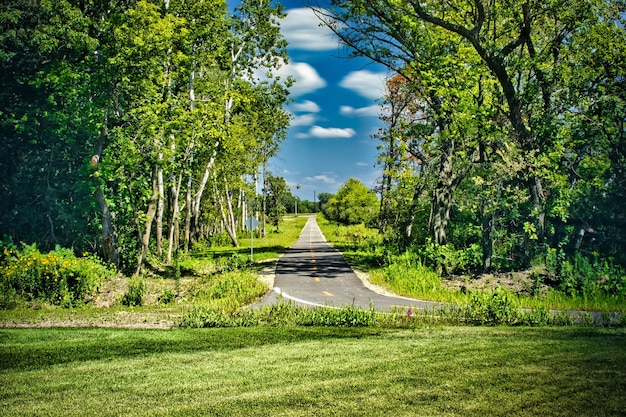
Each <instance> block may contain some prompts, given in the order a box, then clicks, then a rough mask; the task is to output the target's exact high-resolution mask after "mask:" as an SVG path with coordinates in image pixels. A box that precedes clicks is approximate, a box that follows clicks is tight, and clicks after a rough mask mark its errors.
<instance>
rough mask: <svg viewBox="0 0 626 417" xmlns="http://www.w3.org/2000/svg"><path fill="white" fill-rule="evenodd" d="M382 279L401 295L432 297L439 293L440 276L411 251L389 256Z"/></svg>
mask: <svg viewBox="0 0 626 417" xmlns="http://www.w3.org/2000/svg"><path fill="white" fill-rule="evenodd" d="M382 276H383V279H384V281H385V282H386V283H388V284H389V285H390V286H391V287H392V288H394V289H395V291H398V293H399V294H402V295H411V296H414V297H426V298H432V297H433V296H436V295H437V294H438V293H440V290H441V277H440V276H439V274H437V273H436V272H434V271H433V270H432V269H430V268H428V267H427V266H425V265H423V263H422V261H421V258H420V257H419V256H418V255H417V254H415V253H411V252H405V253H403V254H401V255H397V256H393V257H389V258H388V259H387V266H385V267H384V268H383V271H382Z"/></svg>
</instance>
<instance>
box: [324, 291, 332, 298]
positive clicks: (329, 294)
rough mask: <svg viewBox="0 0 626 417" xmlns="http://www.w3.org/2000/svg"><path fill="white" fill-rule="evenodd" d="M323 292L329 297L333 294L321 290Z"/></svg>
mask: <svg viewBox="0 0 626 417" xmlns="http://www.w3.org/2000/svg"><path fill="white" fill-rule="evenodd" d="M323 293H324V295H327V296H329V297H332V296H333V294H331V293H329V292H328V291H323Z"/></svg>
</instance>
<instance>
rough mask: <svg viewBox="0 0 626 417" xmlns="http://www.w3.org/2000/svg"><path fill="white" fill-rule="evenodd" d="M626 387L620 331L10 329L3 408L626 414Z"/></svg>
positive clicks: (1, 374)
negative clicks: (625, 393) (625, 394)
mask: <svg viewBox="0 0 626 417" xmlns="http://www.w3.org/2000/svg"><path fill="white" fill-rule="evenodd" d="M624 392H626V332H624V331H623V330H610V329H602V328H577V327H574V328H506V327H502V328H500V327H497V328H483V327H432V328H428V327H424V328H419V329H417V330H389V329H380V328H378V329H376V328H356V329H339V328H303V327H293V328H267V327H257V328H235V329H198V330H168V331H159V330H120V329H4V330H0V415H11V416H26V415H28V416H32V415H38V416H89V415H98V416H117V415H125V416H161V415H179V416H185V415H188V416H198V415H208V416H330V415H332V416H337V415H339V416H444V415H445V416H451V415H458V416H473V415H475V416H484V415H502V416H511V415H515V416H524V415H527V416H536V415H545V416H571V415H586V416H592V415H624V414H625V413H626V399H625V397H624Z"/></svg>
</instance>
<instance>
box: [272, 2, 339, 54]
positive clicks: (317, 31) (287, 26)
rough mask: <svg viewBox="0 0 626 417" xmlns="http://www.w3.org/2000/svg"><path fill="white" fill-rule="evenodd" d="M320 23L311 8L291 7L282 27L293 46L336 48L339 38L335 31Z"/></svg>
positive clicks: (318, 49)
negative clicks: (336, 36) (335, 35)
mask: <svg viewBox="0 0 626 417" xmlns="http://www.w3.org/2000/svg"><path fill="white" fill-rule="evenodd" d="M320 23H321V22H320V20H319V19H318V18H317V16H315V14H314V13H313V11H312V10H311V9H308V8H299V9H290V10H287V17H285V18H284V19H283V20H282V22H281V24H280V28H281V32H282V33H283V35H284V36H285V39H287V42H289V46H290V47H291V48H294V49H301V50H306V51H329V50H332V49H336V48H337V40H336V39H335V37H334V34H333V32H332V31H331V30H330V29H328V28H327V27H326V26H323V25H322V26H320Z"/></svg>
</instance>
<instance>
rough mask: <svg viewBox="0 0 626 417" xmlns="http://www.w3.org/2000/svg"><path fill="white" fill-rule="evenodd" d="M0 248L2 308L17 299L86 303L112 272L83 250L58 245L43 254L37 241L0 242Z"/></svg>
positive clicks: (58, 302)
mask: <svg viewBox="0 0 626 417" xmlns="http://www.w3.org/2000/svg"><path fill="white" fill-rule="evenodd" d="M0 251H1V253H2V256H1V257H0V275H1V280H2V281H1V285H0V286H1V290H2V294H4V297H3V299H2V300H0V307H3V308H7V307H10V306H11V305H13V304H14V303H15V301H16V300H18V299H22V300H25V301H34V300H40V301H44V302H49V303H51V304H55V305H61V306H64V307H73V306H76V305H79V304H82V303H85V302H86V301H87V298H88V297H89V296H90V295H92V294H93V293H94V292H95V291H97V289H98V287H99V285H100V283H101V282H102V281H103V280H104V279H106V278H107V277H112V276H113V275H114V271H113V270H112V269H110V268H108V267H107V266H105V265H104V264H103V263H102V262H101V261H100V260H99V259H97V258H96V257H95V256H93V255H89V254H87V253H84V254H83V256H82V257H76V256H75V255H74V252H72V251H71V250H69V249H62V248H59V247H57V249H55V250H54V251H51V252H48V253H46V254H43V253H41V252H40V251H39V249H37V246H36V245H23V247H22V249H18V248H17V247H16V246H14V245H12V244H6V243H2V242H0ZM10 299H13V300H12V301H11V300H10Z"/></svg>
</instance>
